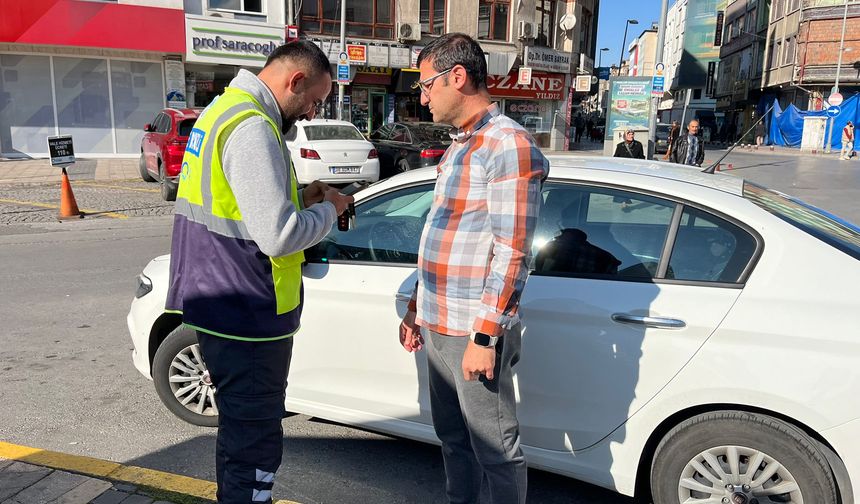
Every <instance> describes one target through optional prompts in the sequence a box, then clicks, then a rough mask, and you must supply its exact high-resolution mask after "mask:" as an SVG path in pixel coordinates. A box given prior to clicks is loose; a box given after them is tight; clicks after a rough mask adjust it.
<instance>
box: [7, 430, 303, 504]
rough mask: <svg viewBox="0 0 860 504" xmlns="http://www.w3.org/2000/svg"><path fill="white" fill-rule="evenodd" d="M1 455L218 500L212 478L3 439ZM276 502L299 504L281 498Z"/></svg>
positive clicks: (95, 476) (96, 476) (92, 475)
mask: <svg viewBox="0 0 860 504" xmlns="http://www.w3.org/2000/svg"><path fill="white" fill-rule="evenodd" d="M0 458H5V459H9V460H15V461H18V462H25V463H28V464H33V465H37V466H43V467H50V468H53V469H60V470H63V471H69V472H74V473H78V474H83V475H85V476H90V477H93V478H101V479H107V480H111V481H120V482H123V483H130V484H133V485H140V486H147V487H151V488H155V489H158V490H163V491H166V492H173V493H178V494H184V495H189V496H192V497H197V498H200V499H209V500H212V501H214V500H215V490H216V485H215V483H213V482H211V481H206V480H201V479H196V478H191V477H188V476H182V475H179V474H173V473H168V472H163V471H156V470H154V469H147V468H145V467H137V466H126V465H123V464H119V463H117V462H111V461H109V460H102V459H97V458H93V457H86V456H83V455H71V454H68V453H61V452H55V451H49V450H42V449H40V448H31V447H29V446H21V445H16V444H12V443H6V442H4V441H0ZM275 504H299V503H297V502H294V501H289V500H278V501H275Z"/></svg>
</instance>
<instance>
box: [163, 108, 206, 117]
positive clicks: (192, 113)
mask: <svg viewBox="0 0 860 504" xmlns="http://www.w3.org/2000/svg"><path fill="white" fill-rule="evenodd" d="M162 112H164V113H166V114H170V115H173V116H175V117H177V118H181V119H194V118H196V117H198V116H200V112H203V109H202V108H183V109H178V108H166V109H164V110H162Z"/></svg>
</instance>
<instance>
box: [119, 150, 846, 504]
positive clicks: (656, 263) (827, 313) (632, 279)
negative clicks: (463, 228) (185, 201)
mask: <svg viewBox="0 0 860 504" xmlns="http://www.w3.org/2000/svg"><path fill="white" fill-rule="evenodd" d="M550 161H551V166H552V168H551V171H550V178H549V179H548V180H547V181H546V183H545V184H544V187H543V207H542V210H541V214H540V217H539V221H538V228H537V232H536V239H535V243H534V250H535V255H534V260H533V264H532V273H531V277H530V279H529V281H528V283H527V285H526V288H525V291H524V292H523V295H522V299H521V301H520V306H521V315H522V319H523V327H524V336H523V350H522V359H521V361H520V362H519V364H517V366H516V367H515V368H514V371H515V376H516V378H515V380H516V385H517V397H518V400H519V409H518V416H519V420H520V426H521V433H522V442H523V450H524V452H525V454H526V458H527V460H528V463H529V465H530V466H532V467H536V468H541V469H545V470H548V471H553V472H557V473H559V474H564V475H568V476H572V477H575V478H578V479H581V480H585V481H588V482H591V483H595V484H597V485H601V486H604V487H607V488H610V489H614V490H616V491H618V492H621V493H623V494H627V495H634V493H635V494H637V495H640V496H641V495H645V496H646V498H647V496H648V495H649V493H650V494H651V495H653V499H654V502H655V503H657V504H670V503H671V504H680V503H685V504H690V503H701V504H704V503H714V504H716V503H721V502H732V503H746V504H754V503H759V504H765V503H777V502H779V503H802V502H805V503H807V504H808V503H815V504H835V503H839V502H841V503H844V504H848V503H853V502H855V500H857V498H858V497H860V401H858V399H857V398H858V397H860V365H858V362H860V334H858V328H859V327H860V229H858V228H857V227H856V226H854V225H852V224H850V223H847V222H845V221H843V220H841V219H838V218H836V217H834V216H832V215H830V214H827V213H825V212H822V211H820V210H818V209H816V208H814V207H811V206H808V205H806V204H804V203H802V202H800V201H797V200H795V199H792V198H790V197H788V196H785V195H783V194H780V193H777V192H773V191H770V190H767V189H765V188H763V187H760V186H758V185H755V184H752V183H749V182H745V181H744V180H742V179H741V178H737V177H733V176H729V175H724V174H720V173H717V174H704V173H700V172H699V171H698V170H696V169H692V168H689V167H682V166H677V165H669V164H665V163H657V162H649V161H636V160H623V161H622V160H617V159H607V158H574V157H550ZM435 175H436V173H435V170H433V169H424V170H417V171H413V172H408V173H405V174H403V175H398V176H396V177H393V178H391V179H388V180H386V181H383V182H380V183H378V184H375V185H373V186H371V187H370V188H368V189H366V190H364V191H361V192H359V193H358V194H357V197H356V200H357V202H356V212H357V221H356V223H357V228H356V229H353V230H351V231H348V232H341V231H338V230H336V229H335V230H332V231H331V233H330V234H329V235H328V236H327V237H326V238H325V239H324V240H323V241H322V242H321V243H320V244H319V245H317V246H315V247H313V248H311V249H309V250H308V251H306V257H307V264H306V265H305V267H304V285H305V299H306V304H305V308H304V313H303V316H302V331H301V333H300V334H299V335H297V336H296V337H295V338H296V340H295V347H294V352H295V353H294V357H295V358H294V359H293V361H292V368H291V370H290V385H289V388H288V391H287V401H286V406H287V409H288V410H290V411H294V412H298V413H304V414H308V415H313V416H316V417H320V418H325V419H329V420H333V421H337V422H343V423H346V424H351V425H357V426H361V427H362V428H367V429H372V430H377V431H381V432H386V433H390V434H395V435H399V436H404V437H407V438H412V439H417V440H421V441H426V442H431V443H437V442H438V440H437V439H436V438H435V436H434V432H433V428H432V423H431V416H430V402H429V397H428V384H427V363H426V358H425V355H424V352H419V353H418V354H416V355H412V354H408V353H406V352H405V351H404V350H403V349H402V348H401V347H400V345H399V342H398V325H399V322H400V319H401V317H402V316H403V314H404V311H405V309H406V301H407V299H408V297H409V292H410V290H411V288H412V286H413V285H414V284H415V279H416V268H415V264H416V258H417V254H418V242H419V237H420V235H421V231H422V228H423V226H424V219H425V218H426V215H427V212H428V210H429V208H430V204H431V202H432V199H433V186H434V181H435ZM168 261H169V257H168V256H162V257H159V258H156V259H154V260H153V261H152V262H150V264H149V265H147V266H146V269H145V270H144V272H143V274H142V275H141V277H140V282H139V288H138V292H137V295H136V299H135V300H134V301H133V302H132V306H131V312H130V313H129V316H128V325H129V330H130V331H131V336H132V339H133V341H134V347H135V350H134V353H133V359H134V363H135V365H136V367H137V368H138V370H140V372H141V373H143V374H144V375H145V376H147V377H152V378H153V379H154V381H155V387H156V390H157V391H158V393H159V395H160V397H161V399H162V400H163V402H164V403H165V404H166V405H167V407H168V408H170V410H171V411H173V412H174V413H175V414H177V415H178V416H180V417H181V418H183V419H184V420H187V421H189V422H192V423H195V424H198V425H214V424H215V423H216V419H215V415H217V410H216V408H215V406H214V402H213V396H214V391H213V389H212V387H211V383H210V382H209V378H208V374H207V372H206V366H205V363H204V362H203V361H202V360H201V358H200V354H199V351H198V349H197V344H196V338H195V334H194V332H193V331H190V330H188V329H185V328H183V327H182V326H180V320H179V319H178V318H177V317H176V316H175V315H171V314H165V313H163V307H164V300H165V293H166V287H167V277H168ZM849 475H850V476H849ZM858 502H860V501H858Z"/></svg>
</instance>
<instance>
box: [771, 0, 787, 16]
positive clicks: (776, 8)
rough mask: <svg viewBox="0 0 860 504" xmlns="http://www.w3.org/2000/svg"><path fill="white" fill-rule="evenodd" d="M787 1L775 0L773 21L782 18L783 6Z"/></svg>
mask: <svg viewBox="0 0 860 504" xmlns="http://www.w3.org/2000/svg"><path fill="white" fill-rule="evenodd" d="M784 2H785V0H773V19H774V21H776V20H777V19H779V18H781V17H782V6H783V3H784Z"/></svg>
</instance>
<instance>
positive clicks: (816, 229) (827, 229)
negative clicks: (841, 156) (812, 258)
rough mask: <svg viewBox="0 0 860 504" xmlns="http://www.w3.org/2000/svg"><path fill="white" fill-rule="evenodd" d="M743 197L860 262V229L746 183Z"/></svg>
mask: <svg viewBox="0 0 860 504" xmlns="http://www.w3.org/2000/svg"><path fill="white" fill-rule="evenodd" d="M744 197H745V198H746V199H748V200H750V201H752V202H753V203H755V204H756V205H758V206H760V207H762V208H763V209H765V210H767V211H768V212H770V213H772V214H774V215H776V216H777V217H779V218H780V219H782V220H784V221H785V222H788V223H789V224H791V225H792V226H794V227H796V228H798V229H800V230H802V231H805V232H806V233H808V234H810V235H812V236H814V237H816V238H818V239H819V240H821V241H823V242H824V243H827V244H828V245H831V246H832V247H835V248H837V249H839V250H841V251H842V252H845V253H846V254H848V255H850V256H851V257H853V258H855V259H860V228H858V227H857V226H855V225H854V224H852V223H850V222H848V221H846V220H844V219H840V218H839V217H837V216H835V215H833V214H830V213H828V212H825V211H824V210H821V209H820V208H816V207H814V206H812V205H810V204H808V203H804V202H803V201H800V200H799V199H796V198H792V197H791V196H788V195H785V194H782V193H780V192H777V191H772V190H770V189H766V188H764V187H762V186H760V185H757V184H753V183H752V182H745V183H744Z"/></svg>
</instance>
